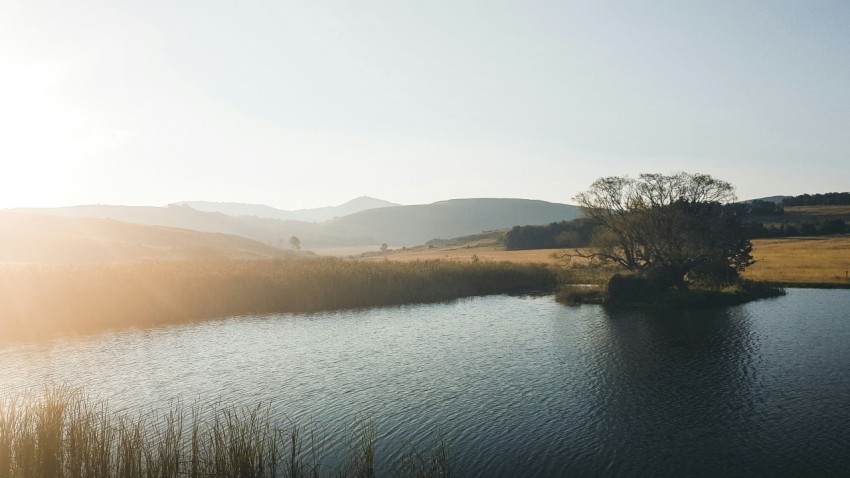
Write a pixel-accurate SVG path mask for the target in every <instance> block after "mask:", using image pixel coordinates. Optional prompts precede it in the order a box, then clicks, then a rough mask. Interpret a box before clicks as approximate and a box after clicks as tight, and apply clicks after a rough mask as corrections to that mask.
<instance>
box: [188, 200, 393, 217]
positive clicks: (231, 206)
mask: <svg viewBox="0 0 850 478" xmlns="http://www.w3.org/2000/svg"><path fill="white" fill-rule="evenodd" d="M176 204H177V205H179V206H189V207H191V208H192V209H196V210H198V211H203V212H220V213H222V214H227V215H228V216H255V217H263V218H270V219H281V220H291V221H305V222H324V221H327V220H329V219H333V218H336V217H342V216H347V215H349V214H354V213H357V212H360V211H366V210H369V209H376V208H382V207H394V206H398V204H395V203H391V202H389V201H384V200H382V199H375V198H371V197H368V196H360V197H358V198H355V199H352V200H351V201H348V202H347V203H345V204H341V205H339V206H329V207H320V208H314V209H297V210H294V211H287V210H283V209H276V208H273V207H271V206H266V205H263V204H243V203H233V202H208V201H181V202H179V203H176Z"/></svg>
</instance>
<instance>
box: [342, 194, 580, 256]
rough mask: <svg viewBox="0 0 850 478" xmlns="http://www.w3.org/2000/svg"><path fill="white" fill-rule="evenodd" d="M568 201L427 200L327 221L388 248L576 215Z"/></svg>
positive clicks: (349, 232) (547, 221) (559, 219)
mask: <svg viewBox="0 0 850 478" xmlns="http://www.w3.org/2000/svg"><path fill="white" fill-rule="evenodd" d="M579 214H580V210H579V208H578V207H577V206H572V205H569V204H558V203H550V202H546V201H535V200H529V199H503V198H499V199H491V198H485V199H452V200H449V201H440V202H436V203H433V204H424V205H416V206H397V207H392V208H382V209H371V210H368V211H362V212H359V213H356V214H351V215H349V216H345V217H341V218H339V219H336V220H333V221H330V222H328V223H327V225H326V227H327V228H328V230H330V231H333V232H336V233H343V232H345V233H347V234H351V235H362V236H371V237H373V238H375V239H376V240H377V241H379V242H386V243H388V244H391V245H394V246H400V245H417V244H424V243H425V242H427V241H429V240H431V239H447V238H452V237H460V236H466V235H470V234H476V233H479V232H481V231H489V230H494V229H504V228H509V227H513V226H517V225H526V224H548V223H550V222H555V221H564V220H571V219H575V218H576V217H578V216H579Z"/></svg>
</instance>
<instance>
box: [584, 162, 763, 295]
mask: <svg viewBox="0 0 850 478" xmlns="http://www.w3.org/2000/svg"><path fill="white" fill-rule="evenodd" d="M574 199H575V201H576V202H577V203H578V204H579V205H580V206H581V208H582V210H583V212H584V214H585V215H586V216H587V217H588V218H589V219H590V220H592V221H593V222H595V223H596V224H597V225H598V226H599V230H600V231H602V232H601V233H600V234H598V235H597V236H596V238H595V240H594V246H595V248H594V249H592V250H591V252H580V255H582V256H585V257H591V258H597V259H603V260H606V261H612V262H615V263H617V264H619V265H621V266H623V267H624V268H626V269H628V270H631V271H634V272H636V273H639V274H641V275H644V276H646V277H648V278H650V279H652V280H655V281H657V282H659V283H660V284H661V285H663V286H672V287H678V288H686V287H687V285H688V281H692V280H696V279H702V280H706V281H713V282H730V281H732V280H734V279H736V278H737V277H738V273H739V272H741V271H742V270H744V268H746V267H747V266H749V265H751V264H752V263H753V258H752V255H751V252H752V245H751V244H750V242H749V241H748V240H747V239H746V237H745V236H744V233H743V229H742V227H741V223H740V220H739V219H738V217H737V215H735V214H734V212H733V211H732V210H731V209H729V208H727V207H725V206H726V205H728V204H730V203H732V202H733V201H734V200H735V190H734V188H733V187H732V185H731V184H729V183H728V182H726V181H722V180H719V179H715V178H713V177H711V176H709V175H706V174H688V173H675V174H671V175H663V174H641V175H640V176H639V177H638V178H629V177H626V176H623V177H607V178H600V179H597V180H596V181H595V182H594V183H593V184H592V185H591V186H590V189H588V190H587V191H585V192H582V193H580V194H578V195H577V196H576V197H575V198H574Z"/></svg>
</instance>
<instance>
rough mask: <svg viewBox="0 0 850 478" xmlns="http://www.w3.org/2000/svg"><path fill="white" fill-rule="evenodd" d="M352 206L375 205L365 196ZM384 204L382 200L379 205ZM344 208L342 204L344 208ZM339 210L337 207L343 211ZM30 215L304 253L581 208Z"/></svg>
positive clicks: (516, 204)
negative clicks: (274, 215)
mask: <svg viewBox="0 0 850 478" xmlns="http://www.w3.org/2000/svg"><path fill="white" fill-rule="evenodd" d="M365 199H366V200H365V201H359V200H357V201H358V202H359V203H360V204H359V205H358V204H357V203H355V204H354V206H353V207H354V208H357V207H359V206H362V205H363V204H366V203H367V201H368V203H369V204H378V203H375V202H374V200H369V198H365ZM382 203H383V202H382ZM343 206H345V205H343ZM341 207H342V206H339V207H338V208H336V211H341V209H339V208H341ZM15 211H16V212H21V213H28V214H50V215H58V216H66V217H90V218H99V219H114V220H118V221H123V222H129V223H136V224H145V225H158V226H167V227H177V228H183V229H192V230H195V231H201V232H216V233H223V234H233V235H237V236H242V237H245V238H249V239H253V240H255V241H260V242H263V243H265V244H269V245H273V246H277V247H280V248H289V238H290V237H292V236H298V238H299V239H300V240H301V245H302V248H303V249H305V250H310V249H319V248H326V247H348V246H363V245H377V244H380V243H382V242H386V243H388V244H390V245H392V246H401V245H419V244H424V243H425V242H427V241H429V240H431V239H449V238H453V237H460V236H467V235H470V234H476V233H480V232H481V231H490V230H494V229H504V228H509V227H513V226H521V225H528V224H548V223H550V222H555V221H563V220H570V219H574V218H576V217H578V215H579V208H578V207H577V206H571V205H568V204H557V203H550V202H545V201H532V200H528V199H453V200H449V201H441V202H436V203H433V204H424V205H417V206H393V207H381V208H374V209H367V210H363V211H359V212H356V213H354V214H349V215H346V216H342V217H338V218H336V219H333V220H331V221H327V222H325V223H312V222H304V221H294V220H281V219H271V218H262V217H257V216H244V215H242V216H229V215H226V214H223V213H221V212H204V211H199V210H196V209H194V208H192V207H189V206H188V205H177V204H172V205H170V206H168V207H137V206H103V205H97V206H73V207H64V208H46V209H18V210H15Z"/></svg>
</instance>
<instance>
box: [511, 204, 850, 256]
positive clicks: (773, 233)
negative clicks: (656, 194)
mask: <svg viewBox="0 0 850 478" xmlns="http://www.w3.org/2000/svg"><path fill="white" fill-rule="evenodd" d="M845 200H846V201H848V202H846V203H841V202H839V201H845ZM843 204H848V205H850V193H827V194H814V195H810V194H803V195H801V196H795V197H793V198H785V199H784V200H783V201H782V203H776V202H772V201H763V200H760V199H756V200H753V201H749V202H739V203H734V204H728V205H726V206H724V207H725V208H726V210H727V211H729V212H731V213H734V214H736V215H738V216H739V217H740V218H741V222H742V224H743V227H744V230H745V231H746V235H747V237H748V238H749V239H765V238H777V237H797V236H828V235H833V234H846V233H848V232H850V225H848V224H847V221H846V220H845V219H842V218H834V217H832V218H822V219H818V218H816V217H812V218H807V219H800V217H799V216H797V217H794V218H791V217H789V216H788V215H786V212H785V207H786V206H789V207H790V206H797V205H806V206H813V205H828V206H831V205H843ZM595 233H596V226H595V225H594V224H593V223H592V222H591V221H590V220H589V219H587V218H579V219H574V220H572V221H561V222H553V223H551V224H546V225H536V226H514V227H513V228H511V229H510V230H509V231H507V232H505V234H504V236H503V237H502V242H503V244H504V246H505V249H507V250H509V251H516V250H524V249H569V248H575V247H588V246H590V245H591V244H592V242H593V236H594V234H595Z"/></svg>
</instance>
